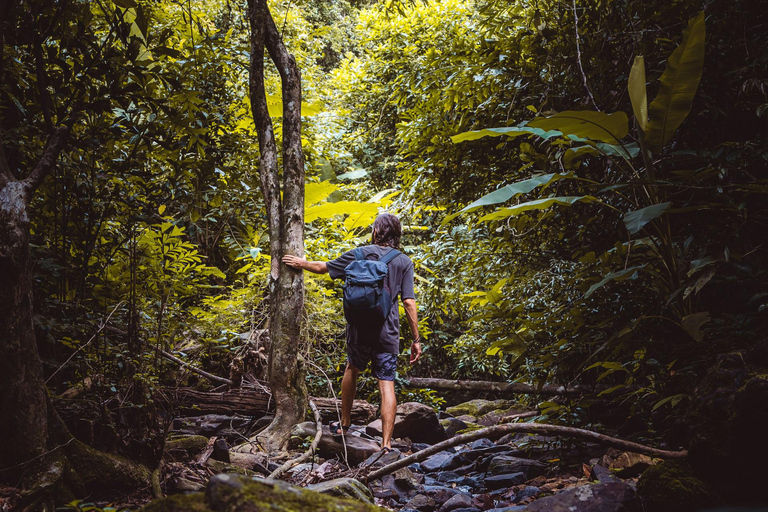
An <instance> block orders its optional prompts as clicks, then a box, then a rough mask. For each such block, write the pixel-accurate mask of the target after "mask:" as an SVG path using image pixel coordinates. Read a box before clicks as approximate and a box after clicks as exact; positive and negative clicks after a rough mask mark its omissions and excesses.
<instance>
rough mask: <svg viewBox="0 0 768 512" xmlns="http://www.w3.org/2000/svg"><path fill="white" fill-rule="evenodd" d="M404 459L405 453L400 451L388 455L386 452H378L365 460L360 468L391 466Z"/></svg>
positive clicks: (392, 451)
mask: <svg viewBox="0 0 768 512" xmlns="http://www.w3.org/2000/svg"><path fill="white" fill-rule="evenodd" d="M402 458H403V453H402V452H401V451H400V450H394V449H393V450H390V451H389V452H388V453H387V452H384V451H377V452H376V453H374V454H372V455H371V456H370V457H368V458H367V459H365V460H364V461H363V462H362V463H361V464H360V467H363V468H367V467H372V468H380V467H383V466H386V465H388V464H391V463H393V462H395V461H398V460H400V459H402Z"/></svg>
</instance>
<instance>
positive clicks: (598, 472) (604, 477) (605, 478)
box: [589, 464, 619, 483]
mask: <svg viewBox="0 0 768 512" xmlns="http://www.w3.org/2000/svg"><path fill="white" fill-rule="evenodd" d="M589 478H590V479H591V480H597V481H599V482H603V483H605V482H618V481H619V479H618V477H616V475H614V474H613V473H612V472H611V470H610V469H608V468H606V467H605V466H601V465H600V464H595V465H594V466H592V469H591V470H590V473H589Z"/></svg>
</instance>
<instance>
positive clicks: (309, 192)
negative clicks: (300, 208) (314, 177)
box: [304, 181, 339, 208]
mask: <svg viewBox="0 0 768 512" xmlns="http://www.w3.org/2000/svg"><path fill="white" fill-rule="evenodd" d="M338 188H339V187H337V186H336V185H334V184H333V183H331V182H330V181H321V182H320V183H307V184H306V185H305V186H304V207H305V208H306V207H307V206H312V205H313V204H317V203H319V202H320V201H322V200H323V199H325V198H327V197H328V196H329V195H331V194H332V193H333V192H335V191H336V190H337V189H338Z"/></svg>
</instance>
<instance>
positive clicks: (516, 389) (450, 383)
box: [404, 377, 586, 396]
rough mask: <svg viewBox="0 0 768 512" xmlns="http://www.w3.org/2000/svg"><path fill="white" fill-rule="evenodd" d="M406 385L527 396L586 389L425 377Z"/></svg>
mask: <svg viewBox="0 0 768 512" xmlns="http://www.w3.org/2000/svg"><path fill="white" fill-rule="evenodd" d="M404 385H405V386H406V387H410V388H430V389H443V390H450V391H467V390H471V391H488V392H495V393H507V394H516V393H517V394H526V395H549V396H552V395H557V396H578V395H581V394H583V393H584V392H585V391H586V389H585V388H583V387H581V386H572V387H565V386H555V385H551V384H547V385H544V386H537V385H535V384H528V383H525V382H512V383H510V382H491V381H483V380H449V379H429V378H423V377H411V378H410V379H405V380H404Z"/></svg>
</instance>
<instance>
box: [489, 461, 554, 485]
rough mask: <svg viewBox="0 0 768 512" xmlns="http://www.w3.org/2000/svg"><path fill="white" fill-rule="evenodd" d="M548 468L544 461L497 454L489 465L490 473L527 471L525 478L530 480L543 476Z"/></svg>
mask: <svg viewBox="0 0 768 512" xmlns="http://www.w3.org/2000/svg"><path fill="white" fill-rule="evenodd" d="M546 469H547V465H546V464H544V463H543V462H539V461H537V460H532V459H521V458H519V457H510V456H509V455H496V456H495V457H494V458H493V459H492V460H491V463H490V464H489V465H488V474H489V475H505V474H509V473H518V472H522V473H525V479H526V480H529V479H531V478H535V477H537V476H541V475H543V474H544V472H545V471H546Z"/></svg>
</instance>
